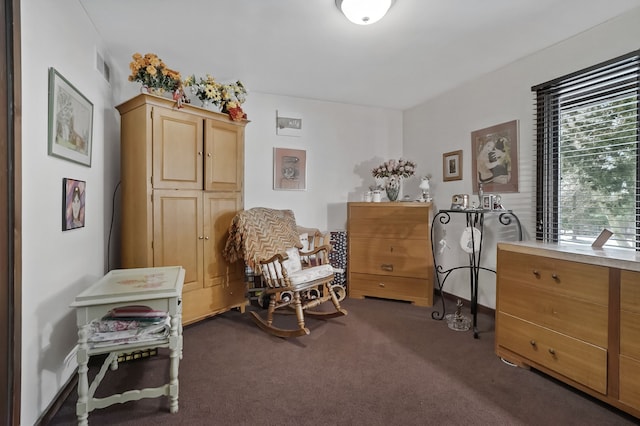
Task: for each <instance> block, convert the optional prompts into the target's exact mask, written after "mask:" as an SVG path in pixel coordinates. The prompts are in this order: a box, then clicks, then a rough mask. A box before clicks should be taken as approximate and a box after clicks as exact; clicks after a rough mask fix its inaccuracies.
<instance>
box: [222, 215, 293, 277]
mask: <svg viewBox="0 0 640 426" xmlns="http://www.w3.org/2000/svg"><path fill="white" fill-rule="evenodd" d="M291 247H297V248H301V247H302V244H301V243H300V236H299V235H298V231H297V228H296V218H295V215H294V214H293V211H292V210H274V209H269V208H265V207H254V208H252V209H249V210H244V211H241V212H239V213H238V214H237V215H236V216H235V217H234V218H233V220H232V221H231V225H230V227H229V238H228V239H227V243H226V245H225V248H224V250H223V252H222V256H223V257H224V258H225V259H226V260H227V261H229V262H232V263H233V262H235V261H237V260H239V259H243V260H244V262H245V264H246V265H248V266H249V267H250V268H251V269H253V270H254V271H256V273H258V271H259V270H260V268H259V267H258V263H259V261H260V260H262V259H266V258H270V257H271V256H273V255H275V254H276V253H284V252H285V250H286V249H288V248H291Z"/></svg>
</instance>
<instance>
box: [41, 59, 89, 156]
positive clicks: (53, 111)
mask: <svg viewBox="0 0 640 426" xmlns="http://www.w3.org/2000/svg"><path fill="white" fill-rule="evenodd" d="M92 139H93V104H92V103H91V102H90V101H89V99H87V98H85V97H84V95H83V94H82V93H80V92H79V91H78V90H77V89H76V88H75V87H73V86H72V85H71V83H69V82H68V81H67V80H66V79H65V78H64V77H63V76H62V75H60V74H59V73H58V71H56V70H55V68H49V155H51V156H54V157H59V158H64V159H65V160H69V161H73V162H75V163H79V164H82V165H85V166H88V167H91V146H92Z"/></svg>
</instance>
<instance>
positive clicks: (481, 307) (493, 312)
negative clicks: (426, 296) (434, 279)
mask: <svg viewBox="0 0 640 426" xmlns="http://www.w3.org/2000/svg"><path fill="white" fill-rule="evenodd" d="M439 293H440V292H439V291H438V290H436V294H439ZM441 294H442V297H444V299H445V300H447V301H451V302H453V305H454V306H455V304H456V303H457V301H458V299H460V300H461V301H462V304H463V306H465V307H467V308H469V307H470V306H471V301H469V300H467V299H465V298H463V297H460V296H456V295H455V294H451V293H447V292H445V291H443V292H442V293H441ZM478 313H479V314H486V315H490V316H494V317H495V315H496V310H495V309H493V308H489V307H488V306H484V305H481V304H478Z"/></svg>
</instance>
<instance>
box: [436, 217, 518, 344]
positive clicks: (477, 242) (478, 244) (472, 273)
mask: <svg viewBox="0 0 640 426" xmlns="http://www.w3.org/2000/svg"><path fill="white" fill-rule="evenodd" d="M452 214H464V215H465V219H466V225H467V228H470V229H471V230H472V232H471V238H470V247H469V249H470V252H469V264H468V265H461V266H456V267H453V268H450V269H446V270H445V269H443V268H442V265H439V264H438V259H437V256H436V252H437V250H436V247H435V241H434V237H433V235H434V234H435V232H434V231H435V225H436V223H439V224H440V225H442V226H445V225H447V224H448V223H449V222H450V221H451V215H452ZM485 214H497V215H498V221H499V222H500V223H501V224H502V225H505V226H507V225H511V224H512V223H514V222H515V225H516V227H517V231H518V241H522V226H521V225H520V220H519V219H518V217H517V216H516V215H515V213H513V211H511V210H483V209H468V210H439V211H438V213H436V215H435V216H434V217H433V221H432V224H431V251H432V253H433V264H434V266H435V271H436V281H437V283H436V284H437V286H438V290H439V291H440V299H441V301H442V312H440V311H437V310H434V311H433V312H432V313H431V318H433V319H436V320H442V319H443V318H444V317H445V303H444V296H443V294H442V288H443V287H444V285H445V283H446V281H447V278H449V275H450V274H451V273H452V272H453V271H456V270H459V269H468V270H469V284H470V287H471V300H470V302H471V315H472V316H473V321H472V324H473V337H474V338H476V339H477V338H478V326H477V323H478V277H479V273H480V270H485V271H489V272H493V273H494V274H495V273H496V271H495V270H493V269H489V268H485V267H484V266H481V265H480V261H481V257H482V245H483V240H484V216H485ZM474 228H475V229H478V230H479V231H480V236H479V239H477V238H478V236H477V235H476V234H475V233H474V232H473V230H474Z"/></svg>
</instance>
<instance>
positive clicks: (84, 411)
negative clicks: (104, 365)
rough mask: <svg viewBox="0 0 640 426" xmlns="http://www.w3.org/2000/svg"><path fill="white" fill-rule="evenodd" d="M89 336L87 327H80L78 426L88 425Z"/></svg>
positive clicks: (77, 356)
mask: <svg viewBox="0 0 640 426" xmlns="http://www.w3.org/2000/svg"><path fill="white" fill-rule="evenodd" d="M88 335H89V330H88V326H84V327H80V329H79V330H78V353H77V355H76V358H77V360H78V402H77V403H76V415H77V416H78V425H80V426H86V425H88V424H89V421H88V419H89V379H88V377H87V373H88V372H89V367H88V364H89V355H88V353H89V345H88V344H87V337H88Z"/></svg>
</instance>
